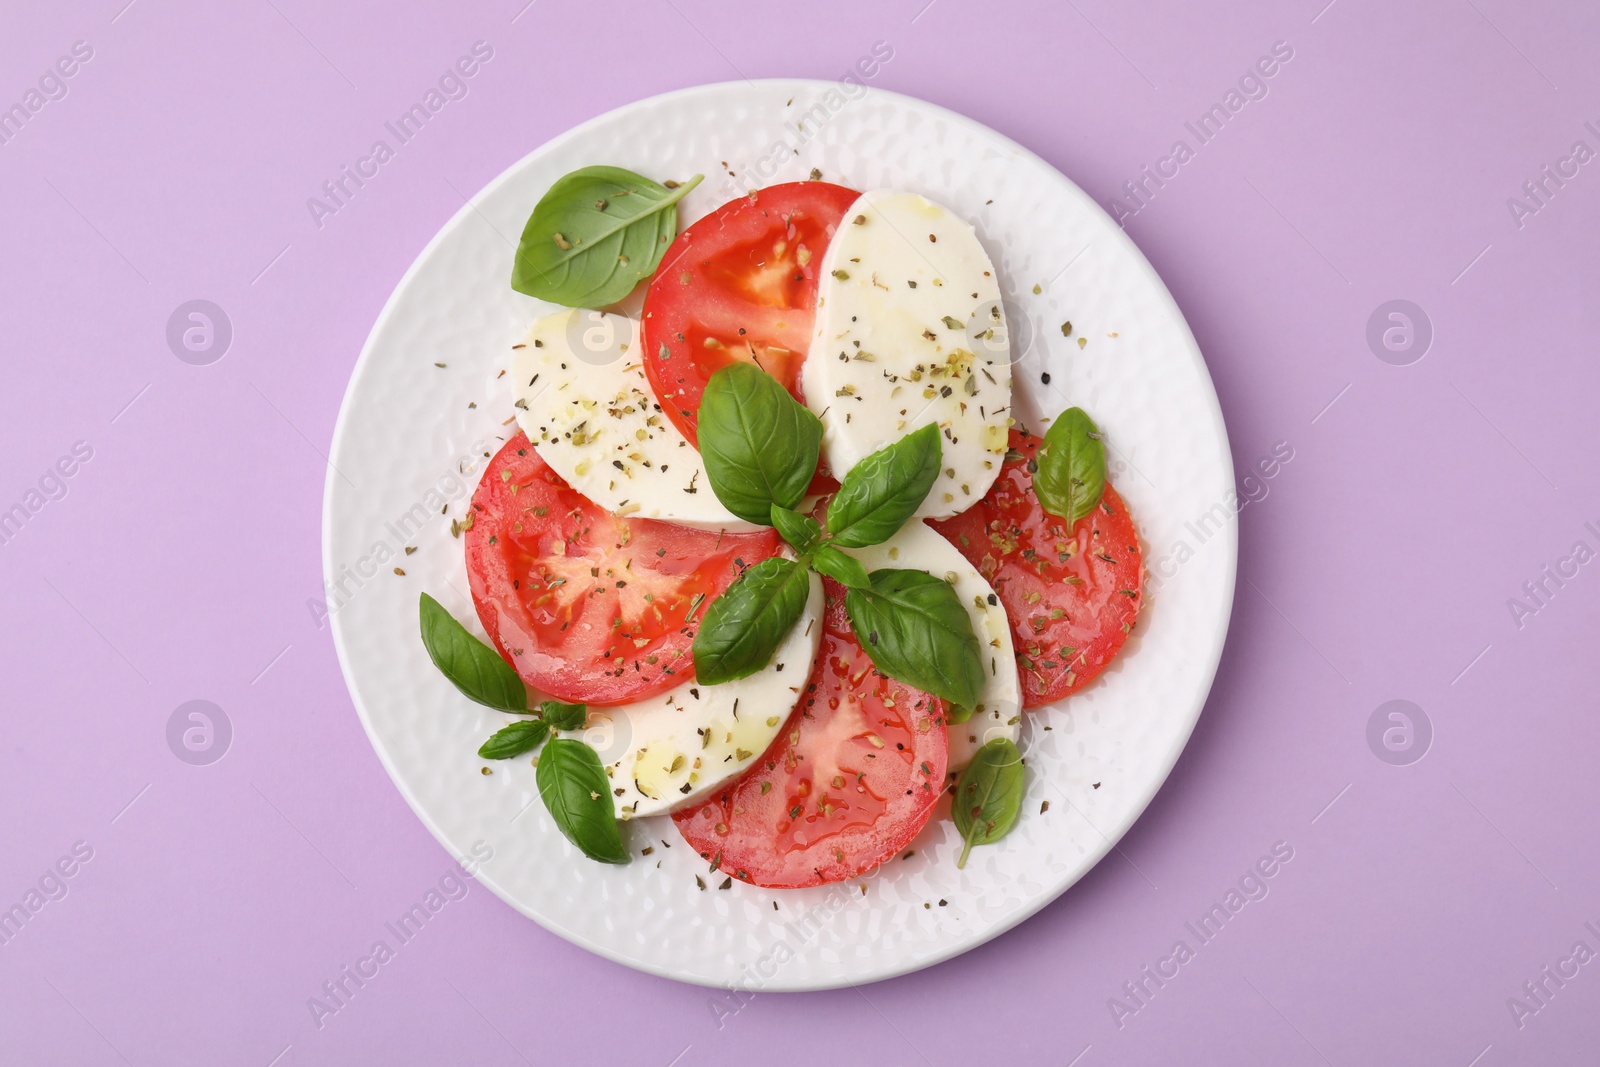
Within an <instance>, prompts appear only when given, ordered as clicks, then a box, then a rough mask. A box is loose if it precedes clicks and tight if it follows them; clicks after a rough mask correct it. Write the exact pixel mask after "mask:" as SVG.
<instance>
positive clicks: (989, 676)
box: [845, 519, 1022, 771]
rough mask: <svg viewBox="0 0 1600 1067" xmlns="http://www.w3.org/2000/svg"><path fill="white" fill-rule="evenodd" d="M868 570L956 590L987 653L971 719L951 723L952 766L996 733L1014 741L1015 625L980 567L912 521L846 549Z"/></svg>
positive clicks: (1017, 718)
mask: <svg viewBox="0 0 1600 1067" xmlns="http://www.w3.org/2000/svg"><path fill="white" fill-rule="evenodd" d="M845 551H846V552H848V553H850V554H851V555H852V556H854V557H856V559H858V560H860V561H861V565H862V566H863V567H865V568H867V570H869V571H875V570H879V569H882V568H885V567H898V568H902V569H909V570H922V571H927V572H928V573H929V574H931V575H933V576H934V577H935V578H943V579H944V580H945V581H947V582H949V583H950V584H951V586H952V587H953V588H954V589H955V591H956V595H957V596H959V597H960V598H961V604H962V606H963V607H965V608H966V609H967V614H968V615H969V616H971V618H972V631H973V633H975V634H977V636H978V645H979V647H980V648H981V649H982V651H983V672H984V683H983V694H982V695H981V696H980V697H979V699H978V706H977V707H976V708H975V709H974V710H973V712H972V718H970V719H968V720H967V721H966V722H963V723H955V724H952V725H951V726H950V731H949V732H950V770H952V771H959V770H961V769H962V768H963V767H965V766H966V765H967V764H968V763H971V762H972V756H973V753H975V752H977V751H978V749H980V748H982V747H983V745H984V744H985V743H986V742H988V741H992V740H993V739H995V738H996V737H1004V738H1007V739H1008V740H1010V741H1013V742H1014V741H1016V739H1017V738H1018V736H1019V735H1020V734H1021V729H1022V690H1021V684H1020V682H1019V681H1018V679H1017V658H1016V653H1015V651H1014V650H1013V648H1012V644H1011V626H1010V624H1009V623H1008V622H1007V621H1006V609H1005V608H1004V607H1003V606H1002V605H1001V604H1000V598H999V597H998V596H996V595H995V591H994V589H993V588H992V587H991V586H990V585H989V583H988V581H987V580H986V579H985V578H984V577H983V575H982V574H979V573H978V569H977V568H976V567H974V566H973V565H972V564H971V563H969V562H968V561H967V557H965V556H963V555H962V554H961V553H960V552H959V551H957V549H956V546H955V545H952V544H951V543H950V542H949V541H946V540H945V539H944V538H943V537H941V536H940V535H939V534H937V533H935V532H934V531H933V530H931V529H929V528H928V527H927V526H925V525H924V524H923V523H922V522H921V521H920V520H918V519H912V520H911V521H910V522H908V523H906V524H905V525H904V526H903V527H901V528H900V532H899V533H897V534H895V535H894V536H893V537H891V538H889V540H887V541H885V542H884V543H883V544H881V545H871V546H869V547H867V548H848V549H845Z"/></svg>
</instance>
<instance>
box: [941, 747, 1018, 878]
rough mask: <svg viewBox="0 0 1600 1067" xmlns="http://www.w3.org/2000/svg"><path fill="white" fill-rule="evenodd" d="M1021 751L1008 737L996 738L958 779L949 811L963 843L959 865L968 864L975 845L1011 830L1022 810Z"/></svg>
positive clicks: (976, 755) (983, 843)
mask: <svg viewBox="0 0 1600 1067" xmlns="http://www.w3.org/2000/svg"><path fill="white" fill-rule="evenodd" d="M1023 785H1024V775H1023V769H1022V753H1021V752H1019V751H1017V746H1016V745H1015V744H1013V743H1012V742H1011V740H1010V739H1009V738H1004V737H997V738H995V739H994V740H993V741H990V742H989V743H987V744H986V745H984V746H983V747H982V748H980V749H978V751H977V752H976V753H975V754H974V755H973V757H972V762H971V763H969V764H967V769H966V770H964V771H962V772H961V778H960V780H959V781H957V782H956V795H955V799H954V800H953V801H952V802H951V805H950V813H951V814H952V815H953V816H955V822H956V831H957V832H958V833H960V834H961V840H962V841H963V842H964V844H963V846H962V849H961V858H960V859H958V860H956V866H957V867H965V866H966V865H967V853H969V852H971V851H972V846H973V845H989V844H993V843H994V842H996V841H998V840H1000V839H1001V838H1002V837H1004V836H1006V834H1008V833H1010V832H1011V828H1012V827H1013V826H1015V825H1016V824H1017V816H1018V814H1020V813H1021V811H1022V793H1023Z"/></svg>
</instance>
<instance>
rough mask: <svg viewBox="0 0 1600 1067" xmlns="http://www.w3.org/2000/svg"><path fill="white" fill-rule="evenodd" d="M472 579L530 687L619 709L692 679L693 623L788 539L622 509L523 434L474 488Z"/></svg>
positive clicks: (469, 539) (500, 641)
mask: <svg viewBox="0 0 1600 1067" xmlns="http://www.w3.org/2000/svg"><path fill="white" fill-rule="evenodd" d="M469 518H470V519H471V522H472V525H471V526H469V527H468V528H467V531H466V534H465V540H466V551H467V577H468V579H469V581H470V582H471V586H472V600H473V603H474V604H475V605H476V606H477V608H478V618H479V619H480V620H482V622H483V626H484V629H486V630H487V631H488V632H489V636H490V638H492V639H493V641H494V644H495V647H496V648H498V649H499V650H500V655H502V656H504V657H505V660H506V662H507V663H509V664H511V665H512V666H513V667H515V668H516V670H517V673H518V674H519V675H521V676H522V679H523V681H525V682H527V683H528V684H529V685H531V686H533V687H534V688H536V689H538V690H540V691H542V692H545V693H548V694H550V695H551V696H554V697H558V698H560V699H562V700H568V701H577V702H582V703H587V704H621V703H625V702H627V701H630V700H637V699H639V698H640V697H645V696H649V695H651V694H652V693H659V692H661V691H662V690H664V689H668V688H670V687H672V686H675V685H679V684H681V683H683V682H685V681H688V680H689V679H691V678H693V677H694V661H693V659H692V658H691V656H690V648H691V646H692V645H693V644H694V635H695V621H696V620H698V619H699V618H700V617H701V613H702V612H703V610H704V608H705V604H706V602H708V601H710V600H714V599H715V598H716V597H717V595H718V594H720V593H721V592H722V591H723V590H724V589H726V588H727V587H728V586H729V584H731V583H732V582H733V580H734V578H736V577H737V576H738V575H739V573H740V570H741V569H742V568H743V567H745V566H749V565H751V564H755V563H758V562H760V561H761V560H763V559H766V558H767V557H768V556H771V555H773V554H774V553H776V552H777V551H778V544H779V542H778V536H777V534H776V533H775V532H773V531H770V530H767V531H763V532H760V533H751V534H716V533H707V532H705V531H703V530H691V529H688V528H686V527H683V526H676V525H674V524H672V523H668V522H657V521H655V520H653V519H630V518H626V517H618V516H615V515H612V514H611V513H610V512H608V511H605V510H603V509H601V508H599V507H597V506H596V505H594V504H592V503H590V502H589V500H588V498H586V497H584V496H583V495H582V494H580V493H579V492H577V490H575V489H573V488H571V487H570V486H569V485H567V483H566V482H565V481H563V480H562V478H561V476H560V475H559V474H557V473H556V472H555V471H553V470H551V469H550V468H549V467H548V466H547V465H546V464H545V462H544V460H542V459H540V458H539V454H538V453H537V452H535V451H534V449H533V446H532V445H531V444H529V443H528V439H527V437H526V436H524V435H523V434H520V433H519V434H517V435H516V436H515V437H513V438H512V439H511V440H509V441H507V442H506V444H505V446H504V447H503V448H501V449H500V451H499V452H498V453H497V454H496V455H495V457H494V458H493V459H492V460H490V461H489V465H488V467H487V468H485V470H484V472H483V481H481V482H479V483H478V488H477V490H476V491H475V492H474V493H473V494H472V512H471V514H470V515H469Z"/></svg>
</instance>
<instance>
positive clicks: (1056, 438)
mask: <svg viewBox="0 0 1600 1067" xmlns="http://www.w3.org/2000/svg"><path fill="white" fill-rule="evenodd" d="M1036 458H1037V460H1038V464H1039V469H1038V470H1037V471H1035V472H1034V475H1033V492H1034V494H1035V495H1036V496H1037V497H1038V498H1039V506H1040V507H1042V508H1044V510H1046V511H1048V512H1049V513H1050V514H1052V515H1055V516H1057V517H1059V518H1061V519H1064V520H1066V523H1067V525H1068V526H1069V527H1070V526H1073V525H1075V524H1076V523H1077V521H1078V520H1079V519H1081V518H1083V517H1084V516H1085V515H1087V514H1089V512H1091V511H1093V510H1094V506H1095V505H1096V504H1098V503H1100V494H1102V493H1104V492H1105V488H1106V446H1105V443H1104V442H1102V441H1101V440H1100V430H1099V428H1098V427H1096V426H1095V424H1094V420H1093V419H1091V418H1089V416H1088V415H1086V414H1085V413H1084V410H1083V409H1082V408H1068V409H1067V410H1066V411H1063V412H1062V413H1061V415H1060V416H1059V417H1058V418H1057V419H1056V421H1055V422H1054V423H1053V424H1052V425H1051V427H1050V429H1048V430H1046V431H1045V435H1044V442H1043V443H1042V444H1041V445H1040V446H1039V451H1038V453H1037V456H1036Z"/></svg>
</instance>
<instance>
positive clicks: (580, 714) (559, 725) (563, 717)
mask: <svg viewBox="0 0 1600 1067" xmlns="http://www.w3.org/2000/svg"><path fill="white" fill-rule="evenodd" d="M539 714H540V715H543V716H544V721H545V722H547V723H549V724H550V725H551V726H554V727H555V728H556V729H557V730H581V729H583V724H584V723H586V722H588V721H589V708H588V705H585V704H563V703H562V702H561V701H559V700H546V701H545V702H544V703H543V704H540V705H539Z"/></svg>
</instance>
